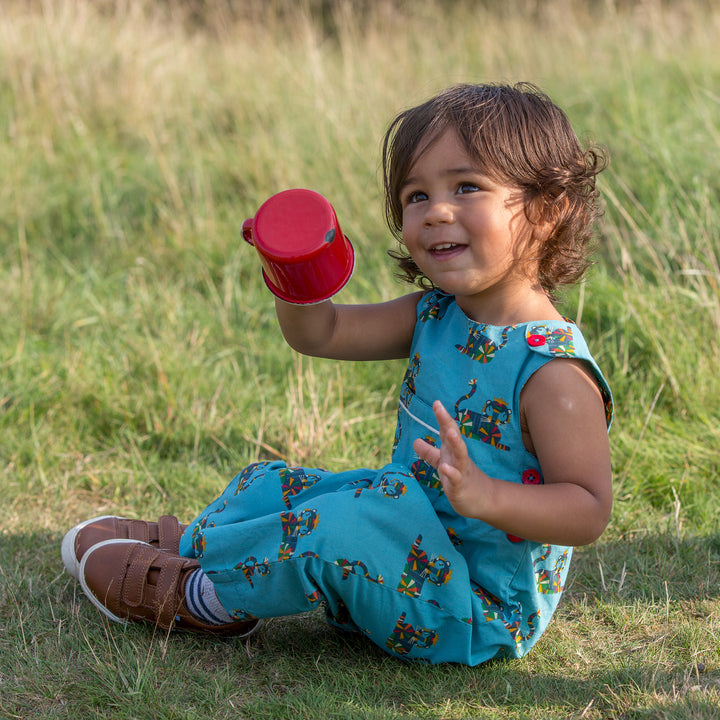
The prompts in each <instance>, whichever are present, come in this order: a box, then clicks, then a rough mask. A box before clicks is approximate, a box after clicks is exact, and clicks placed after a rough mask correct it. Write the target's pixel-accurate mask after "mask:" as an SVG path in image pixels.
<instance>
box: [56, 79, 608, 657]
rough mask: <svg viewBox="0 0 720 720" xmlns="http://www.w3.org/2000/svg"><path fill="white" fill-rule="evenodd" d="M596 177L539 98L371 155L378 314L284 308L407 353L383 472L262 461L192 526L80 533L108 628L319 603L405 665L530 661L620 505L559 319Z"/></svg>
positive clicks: (399, 122) (67, 550) (74, 546)
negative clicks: (380, 177)
mask: <svg viewBox="0 0 720 720" xmlns="http://www.w3.org/2000/svg"><path fill="white" fill-rule="evenodd" d="M604 166H605V156H604V153H603V152H602V151H601V150H600V149H598V148H590V149H584V148H583V147H582V146H581V145H580V143H579V141H578V139H577V137H576V135H575V133H574V132H573V130H572V128H571V126H570V123H569V121H568V119H567V117H566V116H565V114H564V113H563V112H562V111H561V110H560V109H559V108H558V107H557V106H556V105H555V104H554V103H553V102H551V101H550V99H549V98H548V97H546V96H545V95H544V94H542V93H541V92H540V91H538V90H537V89H536V88H534V87H533V86H530V85H527V84H519V85H514V86H506V85H469V84H466V85H458V86H455V87H451V88H449V89H447V90H445V91H443V92H441V93H440V94H438V95H437V96H435V97H433V98H431V99H430V100H428V101H427V102H425V103H423V104H421V105H419V106H417V107H413V108H411V109H409V110H406V111H404V112H402V113H401V114H400V115H399V116H398V117H397V118H396V119H395V120H394V121H393V122H392V124H391V125H390V128H389V130H388V132H387V134H386V136H385V139H384V144H383V170H384V189H385V199H386V215H387V219H388V222H389V225H390V228H391V230H392V231H393V233H394V234H395V235H396V237H397V238H398V240H399V247H398V249H397V250H394V251H392V252H391V253H390V254H391V256H392V257H393V258H394V259H395V260H396V261H397V262H398V264H399V268H400V272H401V275H402V276H403V277H404V278H405V279H406V280H407V281H408V282H410V283H416V284H417V285H418V286H419V287H420V290H419V291H417V292H414V293H410V294H407V295H403V296H402V297H399V298H397V299H396V300H392V301H390V302H385V303H379V304H368V305H339V304H336V303H334V302H333V301H332V300H326V301H324V302H321V303H319V304H315V305H293V304H290V303H288V302H285V301H283V300H280V299H276V300H275V306H276V312H277V317H278V320H279V323H280V327H281V329H282V332H283V335H284V337H285V339H286V341H287V342H288V344H289V345H290V346H291V347H292V348H294V349H295V350H297V351H298V352H301V353H305V354H307V355H312V356H317V357H324V358H334V359H338V360H385V359H390V358H401V357H405V358H409V365H408V368H407V371H406V373H405V377H404V380H403V383H402V387H401V390H400V398H399V403H398V419H397V430H396V433H395V439H394V444H393V450H392V458H391V462H390V463H389V464H387V465H385V467H382V468H380V469H365V468H362V469H354V470H348V471H344V472H339V473H337V472H330V471H327V470H321V469H316V468H304V467H288V466H287V465H286V464H285V463H283V462H280V461H272V462H268V461H264V462H257V463H254V464H252V465H250V466H249V467H246V468H245V469H244V470H242V471H241V472H240V473H239V474H238V475H237V476H236V477H235V478H234V479H233V480H232V481H231V483H230V484H229V485H228V487H227V488H226V489H225V490H224V491H223V493H222V494H221V495H220V497H218V498H217V499H216V500H215V501H214V502H212V503H211V504H210V505H209V506H208V507H207V508H205V509H204V510H203V511H202V512H201V513H200V514H199V515H198V516H197V518H195V519H194V520H193V521H192V522H191V523H190V524H189V525H187V526H185V525H180V524H179V522H178V520H177V519H176V518H173V517H169V516H165V517H162V518H160V521H159V522H157V523H155V522H143V521H138V520H127V519H123V518H116V517H103V518H94V519H92V520H88V521H86V522H84V523H82V524H80V525H78V526H76V527H75V528H73V529H72V530H71V531H70V532H68V533H67V535H66V536H65V538H64V539H63V545H62V555H63V560H64V563H65V565H66V567H67V569H68V570H69V572H71V573H72V574H73V575H74V576H75V577H77V578H78V580H79V582H80V583H81V586H82V588H83V590H84V592H85V593H86V595H87V596H88V598H89V599H90V600H91V602H93V603H94V604H95V605H96V606H97V607H98V608H99V609H100V610H101V611H102V612H103V613H104V614H105V615H107V616H108V617H109V618H111V619H113V620H116V621H119V622H127V621H135V620H141V621H147V622H150V623H153V624H156V625H158V626H159V627H162V628H170V627H174V628H178V629H183V628H184V629H188V630H195V631H199V632H207V633H214V634H219V635H241V636H242V635H247V634H250V633H252V632H254V631H255V630H256V629H257V627H258V624H259V621H260V619H262V618H267V617H275V616H284V615H290V614H295V613H300V612H304V611H307V610H310V609H312V608H315V607H322V608H323V609H324V611H325V614H326V616H327V619H328V621H329V622H330V623H332V624H333V625H336V626H338V627H340V628H343V629H345V630H350V631H355V632H360V633H363V634H364V635H365V636H366V637H368V638H369V639H370V640H371V641H372V642H374V643H376V644H377V645H378V646H379V647H380V648H382V649H383V650H384V651H386V652H388V653H390V654H392V655H394V656H397V657H400V658H405V659H413V660H415V659H417V660H422V661H426V662H432V663H440V662H458V663H464V664H467V665H477V664H479V663H482V662H485V661H487V660H490V659H491V658H498V657H520V656H522V655H524V654H525V653H526V652H527V651H528V650H529V649H530V648H531V647H532V646H533V644H534V643H535V642H536V641H537V640H538V638H539V637H540V636H541V635H542V633H543V631H544V630H545V628H546V627H547V624H548V622H549V621H550V618H551V617H552V614H553V612H554V611H555V608H556V607H557V604H558V601H559V600H560V597H561V595H562V591H563V588H564V586H565V583H566V578H567V573H568V567H569V564H570V558H571V554H572V547H573V546H575V545H583V544H586V543H590V542H592V541H594V540H595V539H597V538H598V537H599V536H600V535H601V533H602V532H603V530H604V528H605V526H606V524H607V522H608V519H609V517H610V510H611V505H612V487H611V466H610V452H609V446H608V437H607V430H608V427H609V425H610V421H611V417H612V400H611V394H610V390H609V388H608V385H607V383H606V381H605V379H604V378H603V376H602V374H601V372H600V370H599V368H598V367H597V365H596V364H595V362H594V360H593V358H592V357H591V355H590V352H589V350H588V348H587V345H586V343H585V340H584V339H583V336H582V334H581V332H580V330H579V328H578V327H577V326H576V325H575V324H574V323H573V322H572V321H570V320H567V319H565V318H563V317H562V316H561V315H560V314H559V313H558V311H557V309H556V308H555V305H554V298H555V292H556V290H557V288H558V287H559V286H560V285H563V284H569V283H573V282H576V281H577V280H578V279H579V278H581V276H582V275H583V273H584V271H585V270H586V267H587V265H588V259H587V256H588V244H589V241H590V239H591V229H592V225H593V222H594V220H595V219H596V216H597V214H598V208H597V191H596V189H595V178H596V176H597V174H598V173H599V172H600V171H601V170H602V169H603V168H604Z"/></svg>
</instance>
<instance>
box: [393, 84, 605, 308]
mask: <svg viewBox="0 0 720 720" xmlns="http://www.w3.org/2000/svg"><path fill="white" fill-rule="evenodd" d="M447 129H451V130H454V131H455V132H456V133H457V135H458V137H459V138H460V141H461V143H462V144H463V145H464V147H465V150H466V152H467V153H468V154H469V155H470V156H471V157H472V158H473V159H474V160H475V162H476V163H477V165H478V168H479V170H480V171H481V172H483V173H484V174H486V175H488V176H489V177H490V178H492V179H493V180H495V181H497V182H500V183H502V184H505V185H509V186H510V187H515V188H517V189H519V190H520V191H521V192H522V193H523V196H524V200H525V215H526V217H527V218H528V220H529V222H530V223H531V224H533V225H540V224H542V225H543V227H547V226H548V225H549V227H550V228H551V230H550V232H549V234H547V235H544V239H543V240H542V242H537V243H535V247H537V251H538V254H537V257H536V258H535V259H536V260H537V263H538V271H539V280H540V283H541V285H542V287H543V289H544V290H545V292H546V293H547V294H548V295H549V296H550V297H551V298H552V297H554V296H555V290H556V288H557V286H558V285H566V284H571V283H574V282H577V281H578V280H579V279H580V278H581V277H582V276H583V274H584V272H585V270H586V269H587V268H588V266H589V265H590V262H589V259H588V256H589V253H590V241H591V239H592V226H593V224H594V222H595V220H596V219H597V218H598V216H599V215H600V209H599V206H598V192H597V190H596V188H595V178H596V176H597V175H598V174H599V173H600V172H601V171H602V170H604V169H605V167H607V163H608V156H607V151H606V150H605V149H604V148H602V147H600V146H591V147H589V148H587V149H583V147H582V146H581V144H580V142H579V140H578V138H577V136H576V135H575V132H574V131H573V129H572V126H571V125H570V121H569V120H568V118H567V116H566V115H565V113H564V112H563V111H562V110H561V109H560V108H558V107H557V105H555V104H554V103H553V102H552V101H551V100H550V98H549V97H548V96H547V95H545V94H544V93H542V92H541V91H540V90H538V88H536V87H535V86H534V85H531V84H529V83H518V84H515V85H499V84H483V85H471V84H462V85H455V86H453V87H450V88H447V89H446V90H444V91H442V92H441V93H440V94H439V95H436V96H435V97H433V98H431V99H430V100H428V101H427V102H425V103H423V104H421V105H418V106H417V107H413V108H410V109H409V110H405V111H404V112H402V113H400V114H399V115H398V116H397V117H396V118H395V119H394V120H393V121H392V123H391V124H390V126H389V128H388V130H387V132H386V134H385V137H384V140H383V146H382V164H383V182H384V189H385V216H386V219H387V222H388V226H389V227H390V230H391V232H392V233H393V235H395V237H396V238H397V239H398V241H399V243H400V248H399V249H398V250H390V251H389V253H388V254H389V255H390V256H391V257H392V258H394V259H395V260H396V261H397V262H398V265H399V269H400V272H399V273H398V274H399V276H400V277H402V278H403V279H404V280H407V281H408V282H410V283H417V284H418V285H420V286H421V287H424V288H431V287H432V286H433V284H432V282H431V280H430V279H429V278H427V277H426V276H425V275H423V273H422V271H421V270H420V269H419V268H418V266H417V265H416V264H415V262H414V261H413V259H412V258H411V257H410V255H409V254H408V252H407V250H406V249H405V248H404V245H403V242H402V204H401V202H400V190H401V187H402V184H403V182H404V181H405V179H406V178H407V176H408V174H409V173H410V170H411V168H412V165H413V164H414V162H415V161H416V160H417V158H418V156H419V155H420V154H422V153H423V152H424V151H425V150H427V148H428V147H429V146H430V145H431V144H432V143H433V141H434V140H436V139H437V138H438V137H440V135H442V133H443V132H444V131H445V130H447Z"/></svg>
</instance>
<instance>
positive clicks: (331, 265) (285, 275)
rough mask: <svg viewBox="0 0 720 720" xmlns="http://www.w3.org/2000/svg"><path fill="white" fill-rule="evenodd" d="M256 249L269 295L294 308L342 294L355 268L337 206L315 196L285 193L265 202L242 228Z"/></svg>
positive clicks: (310, 193) (247, 239) (287, 191)
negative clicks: (337, 212) (336, 213)
mask: <svg viewBox="0 0 720 720" xmlns="http://www.w3.org/2000/svg"><path fill="white" fill-rule="evenodd" d="M242 234H243V238H244V239H245V240H246V241H247V242H249V243H250V244H251V245H253V246H254V247H255V250H257V252H258V255H259V256H260V262H261V263H262V267H263V278H264V280H265V284H266V285H267V286H268V288H269V289H270V291H271V292H272V293H273V294H274V295H276V296H277V297H279V298H280V299H281V300H284V301H285V302H289V303H294V304H296V305H305V304H310V303H318V302H322V301H323V300H327V299H328V298H330V297H332V296H333V295H335V294H336V293H337V292H339V291H340V290H341V289H342V288H343V287H344V286H345V285H346V283H347V282H348V280H349V279H350V277H351V275H352V273H353V269H354V267H355V252H354V250H353V247H352V245H351V244H350V241H349V240H348V239H347V237H346V236H345V235H343V233H342V230H341V229H340V224H339V223H338V219H337V216H336V215H335V210H334V209H333V206H332V205H331V204H330V203H329V202H328V201H327V200H326V199H325V198H324V197H323V196H322V195H320V194H319V193H316V192H314V191H312V190H285V191H283V192H280V193H278V194H277V195H273V196H272V197H271V198H269V199H268V200H266V201H265V202H264V203H263V204H262V205H261V206H260V209H259V210H258V211H257V213H256V214H255V217H253V218H248V219H247V220H246V221H245V222H244V223H243V226H242Z"/></svg>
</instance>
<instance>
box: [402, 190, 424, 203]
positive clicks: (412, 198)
mask: <svg viewBox="0 0 720 720" xmlns="http://www.w3.org/2000/svg"><path fill="white" fill-rule="evenodd" d="M423 200H427V195H426V194H425V193H424V192H422V191H421V190H413V192H409V193H408V194H407V195H405V203H404V204H405V205H412V204H413V203H417V202H422V201H423Z"/></svg>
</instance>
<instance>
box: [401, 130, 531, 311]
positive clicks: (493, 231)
mask: <svg viewBox="0 0 720 720" xmlns="http://www.w3.org/2000/svg"><path fill="white" fill-rule="evenodd" d="M400 200H401V203H402V208H403V227H402V235H403V242H404V243H405V245H406V247H407V249H408V252H409V253H410V255H411V256H412V258H413V260H414V261H415V263H416V264H417V266H418V267H419V268H420V270H422V272H423V273H424V274H425V275H426V276H427V277H428V278H430V280H432V281H433V283H434V284H435V285H436V286H437V287H439V288H442V289H443V290H444V291H445V292H448V293H451V294H453V295H455V297H456V300H457V302H458V305H460V307H461V308H462V309H463V310H464V311H465V313H466V314H467V315H469V316H470V317H475V318H476V319H479V320H483V321H484V322H493V320H492V319H491V316H492V315H493V314H495V315H498V312H499V315H498V317H499V316H500V315H502V316H503V317H505V316H506V315H507V313H505V315H503V309H504V310H507V309H510V308H512V307H515V306H517V304H518V303H524V302H526V301H527V300H528V298H529V296H530V295H531V294H532V295H534V294H536V293H537V291H538V288H539V283H538V279H537V266H536V264H534V263H532V262H529V261H527V255H528V253H527V248H528V243H529V241H530V238H531V235H532V226H531V225H530V223H529V221H528V220H527V218H526V216H525V211H524V203H523V198H522V192H521V191H520V190H519V189H518V188H514V187H510V186H508V185H503V184H501V183H499V182H498V181H497V180H492V179H491V178H490V177H488V176H487V175H486V174H483V173H482V172H481V171H480V169H479V167H478V164H477V162H475V161H474V159H473V158H472V157H471V156H470V155H469V154H468V153H467V151H466V150H465V148H464V147H463V145H462V144H461V142H460V140H459V139H458V137H457V134H456V133H455V131H454V130H446V131H445V132H444V133H443V134H442V135H440V137H439V138H438V139H436V140H435V141H434V142H433V143H432V144H431V145H430V146H429V147H428V148H427V149H426V150H425V151H424V152H423V153H422V154H421V155H420V157H419V158H418V159H417V160H416V161H415V163H414V164H413V165H412V167H411V168H410V172H409V173H408V177H407V179H406V180H405V183H404V184H403V186H402V188H401V192H400ZM540 292H542V291H540ZM542 295H543V297H545V295H544V293H542Z"/></svg>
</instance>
